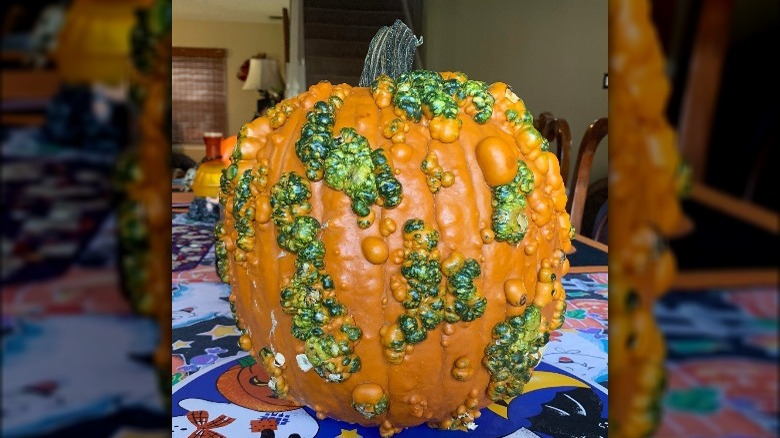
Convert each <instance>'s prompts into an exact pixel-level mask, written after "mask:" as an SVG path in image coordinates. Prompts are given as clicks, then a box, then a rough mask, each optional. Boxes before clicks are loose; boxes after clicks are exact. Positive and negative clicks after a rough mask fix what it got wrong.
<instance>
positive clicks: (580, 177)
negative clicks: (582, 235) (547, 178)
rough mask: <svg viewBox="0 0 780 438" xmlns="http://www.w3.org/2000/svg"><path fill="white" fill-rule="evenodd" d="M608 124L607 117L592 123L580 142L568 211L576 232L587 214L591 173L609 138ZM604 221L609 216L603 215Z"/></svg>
mask: <svg viewBox="0 0 780 438" xmlns="http://www.w3.org/2000/svg"><path fill="white" fill-rule="evenodd" d="M607 131H608V122H607V117H602V118H600V119H597V120H595V121H593V123H591V124H590V125H589V126H588V128H587V129H586V130H585V134H584V135H583V136H582V142H580V149H579V151H577V161H576V162H575V164H574V173H573V174H572V180H573V185H572V186H571V192H570V193H569V201H568V203H567V205H566V210H567V211H568V212H569V215H570V216H571V224H572V226H573V227H574V229H575V230H579V229H580V228H581V226H582V218H583V214H584V212H585V201H586V199H587V196H588V185H589V184H590V171H591V168H592V167H593V157H594V155H595V154H596V149H597V148H598V146H599V144H601V141H602V140H603V139H604V137H606V136H607ZM601 216H602V221H606V220H607V219H606V218H607V215H606V214H605V215H601ZM603 227H604V225H603V224H594V226H593V229H594V230H595V229H603Z"/></svg>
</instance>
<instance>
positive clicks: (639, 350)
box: [609, 0, 691, 438]
mask: <svg viewBox="0 0 780 438" xmlns="http://www.w3.org/2000/svg"><path fill="white" fill-rule="evenodd" d="M609 33H610V35H611V36H613V37H612V38H610V44H611V46H610V67H609V74H610V79H611V82H612V83H611V89H610V93H609V107H610V110H611V111H612V112H614V113H616V114H619V115H620V117H614V118H613V119H612V120H610V128H609V129H610V133H609V135H610V137H611V138H612V141H613V142H615V143H616V144H620V145H621V147H619V148H613V149H611V151H610V157H609V158H610V176H609V193H610V197H611V198H612V199H613V200H614V203H615V204H619V205H620V206H621V208H620V215H619V216H617V219H618V220H614V221H612V222H611V224H610V230H609V232H610V235H611V239H612V241H613V242H615V243H614V244H613V245H612V246H611V248H610V250H611V255H610V260H609V275H610V303H609V304H610V321H609V326H610V327H609V335H610V355H609V358H610V364H609V374H610V381H611V382H616V383H615V384H614V385H611V386H610V388H611V389H612V390H611V392H610V400H614V401H613V402H612V404H611V409H610V423H609V435H610V436H614V437H618V438H634V437H646V436H652V435H653V434H654V432H655V431H656V429H657V427H658V425H659V423H660V421H661V407H662V396H663V390H664V386H665V378H666V370H665V366H664V362H665V359H666V348H665V344H664V339H663V335H662V334H661V332H660V329H659V328H658V325H657V323H656V321H655V319H654V317H653V307H654V304H655V302H656V300H657V299H658V298H660V297H661V296H663V294H664V293H666V292H667V290H668V288H669V287H670V285H671V283H672V281H673V279H674V276H675V274H676V271H677V267H676V262H675V258H674V255H673V254H672V252H671V249H670V248H669V246H668V245H667V244H666V242H667V239H668V238H670V237H671V236H673V235H674V234H675V233H676V232H677V231H678V230H679V227H680V225H681V223H682V221H683V214H682V209H681V203H680V198H681V197H684V196H685V195H686V192H687V190H688V189H689V186H690V176H691V175H690V170H689V168H688V166H687V165H686V164H685V162H684V160H683V159H682V157H681V155H680V153H679V150H678V147H677V133H676V131H675V130H674V128H673V127H672V126H671V125H670V124H669V122H668V120H667V118H666V104H667V102H668V98H669V93H670V90H671V85H670V83H669V80H668V78H667V77H666V73H665V71H664V59H665V58H664V54H663V51H662V46H661V43H660V40H659V38H658V34H657V32H656V28H655V27H654V24H653V21H652V4H651V2H650V1H648V0H642V1H634V0H620V1H612V2H609Z"/></svg>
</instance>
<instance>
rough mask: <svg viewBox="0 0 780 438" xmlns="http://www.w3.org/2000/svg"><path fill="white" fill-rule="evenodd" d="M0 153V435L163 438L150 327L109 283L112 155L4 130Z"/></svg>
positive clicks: (113, 273)
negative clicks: (0, 206) (0, 409)
mask: <svg viewBox="0 0 780 438" xmlns="http://www.w3.org/2000/svg"><path fill="white" fill-rule="evenodd" d="M2 154H3V159H4V160H3V164H2V177H3V185H4V187H3V188H4V190H3V211H2V224H3V230H2V231H3V232H2V234H3V250H4V251H6V250H7V251H9V253H4V263H3V276H2V323H3V336H2V341H3V367H2V383H3V385H2V406H3V412H2V421H0V423H2V430H1V431H0V435H2V436H3V437H21V436H36V437H47V438H49V437H50V438H54V437H68V436H79V437H82V436H83V437H86V436H100V437H112V438H129V437H131V436H139V434H140V433H141V432H143V436H146V437H147V438H151V437H152V436H164V435H153V433H154V432H159V431H162V430H164V431H165V432H166V434H167V427H168V424H167V423H168V416H167V413H166V412H165V407H164V403H163V398H162V396H161V391H160V386H159V384H158V381H159V379H158V374H159V373H158V371H157V370H156V369H155V367H154V366H153V365H152V363H151V360H150V358H151V355H152V353H153V352H154V350H155V348H156V347H157V343H158V339H159V335H158V326H157V324H156V323H155V322H154V321H151V320H149V319H148V318H143V317H139V316H137V315H134V314H133V312H132V310H131V309H130V306H129V304H128V302H127V300H126V299H125V297H124V296H123V295H122V293H121V287H120V283H119V276H118V270H117V266H116V265H117V257H116V254H117V240H116V238H117V232H116V220H115V217H114V216H113V214H112V210H111V192H110V179H109V174H110V173H111V171H112V169H113V167H112V166H113V157H106V156H104V154H98V153H95V152H94V151H87V150H78V149H74V148H66V147H59V146H58V145H52V144H44V143H43V142H41V141H40V138H39V137H37V130H35V129H32V130H17V131H14V133H13V135H11V136H10V137H9V138H8V140H7V141H6V142H4V143H3V145H2ZM14 258H18V259H19V263H13V260H14ZM163 428H164V429H163Z"/></svg>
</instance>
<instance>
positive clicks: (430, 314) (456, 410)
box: [215, 71, 573, 436]
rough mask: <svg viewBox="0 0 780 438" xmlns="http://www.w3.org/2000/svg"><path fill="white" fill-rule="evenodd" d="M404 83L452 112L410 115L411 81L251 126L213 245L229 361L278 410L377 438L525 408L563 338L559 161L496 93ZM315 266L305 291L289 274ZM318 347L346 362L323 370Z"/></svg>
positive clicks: (286, 106) (421, 109)
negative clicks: (246, 366)
mask: <svg viewBox="0 0 780 438" xmlns="http://www.w3.org/2000/svg"><path fill="white" fill-rule="evenodd" d="M410 75H412V76H413V77H417V78H419V80H420V81H422V82H424V83H428V84H430V83H434V82H435V83H436V84H439V85H440V84H441V83H445V84H449V85H447V86H449V87H452V88H449V89H448V90H450V91H451V90H453V89H455V90H456V92H455V98H454V99H451V101H449V100H448V101H447V102H448V103H447V105H449V106H446V105H445V107H446V110H444V111H442V110H441V107H440V106H437V105H438V104H439V103H441V102H440V101H441V99H440V101H439V102H429V104H425V103H424V104H422V105H418V106H416V107H415V106H414V105H406V104H407V103H408V101H404V100H403V99H402V97H403V96H402V94H403V87H402V86H400V84H402V82H403V81H402V79H404V76H402V77H401V78H399V79H398V81H393V80H392V79H390V78H388V77H386V76H381V77H380V78H378V79H377V80H376V81H374V84H372V86H371V87H350V86H349V85H346V84H341V85H335V86H334V85H332V84H330V83H328V82H321V83H319V84H317V85H314V86H312V87H310V88H309V90H308V91H307V92H305V93H303V94H301V95H299V96H296V97H293V98H291V99H287V100H285V101H283V102H281V103H279V104H278V105H277V106H276V107H274V108H273V109H271V110H269V111H268V113H267V114H266V115H265V116H263V117H260V118H257V119H255V120H254V121H253V122H251V123H248V124H246V125H244V127H242V129H241V132H240V133H239V135H238V137H237V143H236V146H235V149H234V151H233V153H232V154H231V163H232V164H231V166H229V167H228V168H227V169H226V170H225V171H224V174H223V179H222V193H221V195H220V202H221V203H222V205H223V206H224V216H223V221H222V222H221V223H219V224H218V225H217V226H216V229H215V234H216V236H217V239H218V241H217V245H216V252H217V265H218V270H219V271H220V275H221V277H222V279H223V281H226V282H228V283H229V284H230V285H231V289H232V294H231V297H230V301H231V304H232V305H233V308H234V311H235V314H236V321H237V325H238V327H239V328H240V329H241V330H242V332H243V333H244V334H243V335H242V337H241V339H240V345H241V346H242V348H244V349H246V350H248V351H249V353H250V354H251V355H252V356H254V357H256V358H257V360H258V362H259V363H263V364H265V366H266V368H267V371H268V373H269V376H272V380H273V385H272V386H273V387H274V389H275V391H276V392H277V395H278V396H279V397H286V398H288V399H290V400H292V401H294V402H295V403H298V404H301V405H307V406H310V407H312V408H313V409H314V410H315V411H316V413H317V416H318V417H321V418H324V417H333V418H336V419H339V420H344V421H348V422H353V423H359V424H362V425H365V426H380V433H381V434H382V435H383V436H390V435H392V434H394V433H397V432H399V431H400V430H401V429H402V428H405V427H410V426H416V425H419V424H422V423H426V422H427V423H428V424H429V425H431V426H433V427H439V428H443V429H461V430H466V429H467V428H468V427H469V426H472V423H473V420H474V419H475V418H477V417H478V416H479V409H481V408H483V407H485V406H487V405H489V404H490V403H491V402H492V401H494V400H496V401H497V400H502V399H504V400H508V399H510V398H511V397H512V396H514V395H517V394H519V393H520V392H521V390H522V385H523V384H524V383H525V382H527V380H528V378H530V372H531V371H532V369H533V367H534V366H535V365H536V364H537V363H538V360H539V359H540V358H541V354H542V348H543V346H544V344H546V342H547V340H548V339H549V331H551V330H555V329H557V328H558V327H560V325H561V324H562V323H563V314H564V313H565V295H566V294H565V291H564V290H563V287H562V286H561V280H560V279H561V278H562V277H563V275H565V274H566V272H567V271H568V268H569V262H568V260H567V259H566V256H565V254H566V253H567V252H570V251H571V241H570V239H571V238H572V237H573V230H572V229H571V225H570V222H569V216H568V214H567V213H566V212H565V205H566V194H565V189H564V187H563V182H562V179H561V176H560V170H559V166H558V162H557V159H556V157H555V155H554V154H553V153H550V152H548V151H546V148H547V145H546V142H545V141H544V140H543V138H542V137H541V135H540V134H539V133H538V131H536V130H535V129H534V128H533V124H532V118H531V117H530V112H528V111H526V108H525V106H524V103H523V101H522V100H520V99H519V98H518V97H517V96H516V95H515V94H514V93H512V92H511V90H510V89H509V88H508V87H507V85H506V84H503V83H495V84H493V85H490V86H488V85H487V84H484V83H482V82H478V81H467V78H466V76H465V75H463V74H461V73H449V72H446V73H441V74H438V73H433V72H425V71H417V72H411V73H410ZM414 75H418V76H414ZM406 78H407V79H408V77H406ZM425 81H432V82H425ZM407 85H408V83H407ZM439 85H437V86H439ZM458 87H460V88H458ZM458 89H459V90H462V91H463V92H462V93H461V94H458V93H457V90H458ZM334 96H335V98H334ZM450 96H452V94H450ZM442 99H444V98H442ZM444 100H447V99H444ZM486 102H487V103H486ZM326 103H329V104H330V107H327V105H326ZM405 105H406V106H405ZM415 110H416V111H417V113H415ZM317 123H321V124H323V126H325V125H327V126H325V128H327V129H325V131H322V130H320V131H317V129H319V128H317V126H313V125H316V124H317ZM315 128H317V129H315ZM342 128H354V131H349V130H346V131H344V130H342ZM312 132H314V133H315V134H316V133H317V132H325V134H324V136H325V138H326V139H327V140H328V141H330V143H328V144H329V146H328V147H329V148H330V149H329V151H328V152H327V155H326V157H325V159H324V160H322V159H321V160H320V161H317V159H316V158H317V157H316V156H315V158H314V159H312V156H314V155H316V154H311V153H310V152H311V151H312V150H314V147H315V146H316V144H314V143H312V141H313V140H310V139H311V138H315V137H313V135H314V134H312ZM319 138H321V137H319ZM361 138H364V139H365V141H366V142H367V145H368V148H366V143H361V141H362V140H360V139H361ZM315 140H316V138H315ZM307 141H309V143H306V142H307ZM296 143H297V144H296ZM312 145H313V146H312ZM344 145H347V146H344ZM341 146H343V148H342V149H338V148H339V147H341ZM307 148H309V149H307ZM350 148H351V149H350ZM361 148H362V149H361ZM337 149H338V151H337V152H334V151H335V150H337ZM379 149H381V151H380V150H379ZM345 151H347V152H345ZM383 151H384V152H383ZM353 152H354V154H353V155H349V154H351V153H353ZM369 153H371V154H372V155H371V157H372V158H371V160H373V174H374V179H373V182H374V183H375V185H376V187H377V189H376V192H375V193H373V197H372V194H370V193H369V194H366V193H367V192H370V191H371V188H372V187H373V186H372V185H371V184H368V185H363V186H360V188H362V189H361V190H362V191H361V190H357V189H355V188H354V186H357V185H359V184H361V181H363V182H365V181H366V178H368V180H371V178H370V177H369V176H366V175H368V173H367V171H366V167H365V166H368V164H365V163H368V161H367V158H365V157H367V154H369ZM307 154H308V155H307ZM301 157H303V159H302V158H301ZM345 157H346V158H345ZM361 157H362V158H361ZM353 159H354V160H355V162H359V160H360V159H363V160H364V161H362V162H361V163H364V164H365V166H364V165H361V166H362V167H361V166H354V167H351V168H350V167H344V168H346V169H347V170H346V171H343V173H344V174H346V175H348V178H346V179H345V180H346V182H344V181H345V180H341V179H339V178H338V175H339V174H338V172H339V171H342V170H339V169H342V168H340V167H337V166H341V165H342V164H344V163H349V162H351V161H349V160H353ZM518 160H520V161H518ZM334 163H335V164H334ZM323 166H324V172H323ZM310 179H311V180H310ZM529 181H530V184H529ZM369 182H370V181H369ZM342 183H343V184H344V188H342V187H341V186H340V185H339V184H342ZM398 183H400V188H401V189H402V195H400V196H399V194H398V191H397V190H396V189H398ZM488 183H490V184H492V186H491V185H490V184H488ZM350 184H353V187H350V186H349V185H350ZM380 186H381V187H380ZM306 187H308V189H306ZM388 187H389V188H388ZM520 187H522V193H521V189H520ZM385 189H387V190H385ZM511 190H516V192H512V193H514V195H506V193H507V191H511ZM502 193H503V194H502ZM306 195H308V196H306ZM521 195H522V196H521ZM502 196H503V197H502ZM507 196H508V197H507ZM512 196H515V198H512ZM518 196H520V197H522V198H523V201H522V202H521V201H517V202H519V204H517V203H515V204H513V203H512V202H515V201H511V200H512V199H515V200H516V199H517V197H518ZM292 198H296V201H295V202H293V201H290V199H292ZM366 199H368V202H367V201H366ZM507 199H508V200H509V201H507ZM288 201H289V202H288ZM510 201H511V202H510ZM366 206H368V207H367V208H366ZM356 212H358V213H362V214H360V215H359V214H358V213H356ZM303 216H307V217H308V218H314V219H316V222H315V221H312V220H311V219H308V218H307V219H300V217H303ZM506 218H509V221H507V220H506ZM513 221H514V222H513ZM320 224H325V225H320ZM312 235H314V236H315V237H314V238H311V236H312ZM303 236H307V237H306V239H308V240H306V239H304V238H303ZM304 240H305V245H309V246H305V245H299V243H300V242H303V241H304ZM318 242H321V243H322V245H320V244H319V243H318ZM283 247H284V248H283ZM317 248H319V249H320V250H323V249H324V256H321V257H320V256H317V257H315V258H316V259H317V263H320V265H319V273H316V274H313V275H314V277H311V278H316V279H317V282H316V283H313V282H311V281H310V282H309V283H306V284H308V287H309V289H306V287H304V286H300V285H301V284H303V283H305V281H309V280H305V279H304V280H301V278H304V276H303V275H299V273H298V272H297V271H296V262H300V260H310V259H311V256H310V254H311V253H312V252H315V253H316V251H315V249H317ZM310 249H311V251H310ZM303 263H307V262H305V261H304V262H303ZM426 267H427V268H426ZM307 272H309V273H311V271H307ZM306 278H309V277H306ZM302 290H305V291H308V292H306V294H302V293H301V292H300V291H302ZM419 291H428V292H427V293H430V295H425V293H419ZM418 293H419V295H420V296H421V297H420V296H418ZM306 297H308V299H311V300H312V301H313V302H315V304H314V305H313V306H314V309H315V310H314V313H315V316H313V317H311V319H306V318H308V317H309V316H310V314H308V313H306V308H305V305H304V304H300V303H301V302H303V301H305V299H307V298H306ZM415 297H417V299H415ZM296 300H297V301H296ZM317 300H319V301H317ZM296 303H298V304H296ZM323 303H324V304H323ZM296 306H298V307H296ZM317 306H319V307H317ZM405 306H406V307H405ZM442 307H443V309H442ZM317 309H319V310H317ZM334 309H335V310H334ZM317 312H319V313H317ZM328 312H330V313H328ZM307 315H308V316H307ZM318 318H319V320H320V321H322V322H321V323H318V322H317V321H318ZM302 321H303V322H302ZM311 321H314V323H313V324H314V327H315V328H317V329H318V330H313V331H311V330H310V331H306V330H309V328H308V327H310V324H311ZM307 324H309V325H307ZM523 324H525V325H523ZM301 333H304V334H303V335H301ZM312 333H314V334H312ZM327 339H332V340H334V342H335V343H336V344H338V345H340V346H341V347H342V350H338V347H335V348H336V350H334V351H333V352H331V353H327V352H326V353H322V351H321V350H324V349H325V348H324V347H323V348H320V347H321V346H322V345H331V344H327V343H326V340H327ZM510 349H515V350H513V351H517V352H518V353H519V354H517V355H515V360H516V361H517V363H513V362H511V358H510V356H511V354H512V353H511V352H510V351H509V350H510ZM516 349H520V350H516ZM337 352H338V353H339V354H338V355H337V356H336V357H332V356H333V355H336V354H337ZM322 357H324V359H322ZM510 366H516V368H515V371H514V374H512V372H509V371H508V370H507V367H510ZM312 367H314V368H313V369H312ZM502 367H503V368H502ZM304 369H306V370H307V371H304ZM490 369H492V370H493V371H492V372H491V370H490ZM502 370H503V371H502ZM494 374H495V375H494ZM496 375H498V376H496Z"/></svg>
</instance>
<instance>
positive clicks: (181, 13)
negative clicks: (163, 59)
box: [172, 0, 290, 25]
mask: <svg viewBox="0 0 780 438" xmlns="http://www.w3.org/2000/svg"><path fill="white" fill-rule="evenodd" d="M172 3H173V20H174V25H175V23H176V20H203V21H238V22H249V23H281V22H282V20H281V19H276V20H274V19H271V18H269V17H270V16H274V15H275V16H279V17H281V16H282V9H283V8H288V10H289V8H290V2H289V0H176V1H175V2H172Z"/></svg>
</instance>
